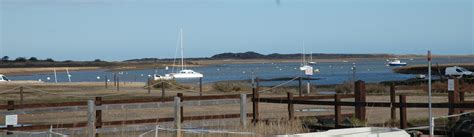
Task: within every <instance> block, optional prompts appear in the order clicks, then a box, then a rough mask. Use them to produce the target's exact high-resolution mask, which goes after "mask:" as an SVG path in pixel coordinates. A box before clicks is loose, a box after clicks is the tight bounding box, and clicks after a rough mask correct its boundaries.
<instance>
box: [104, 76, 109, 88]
mask: <svg viewBox="0 0 474 137" xmlns="http://www.w3.org/2000/svg"><path fill="white" fill-rule="evenodd" d="M108 82H109V78H107V75H105V88H108V86H109V85H108Z"/></svg>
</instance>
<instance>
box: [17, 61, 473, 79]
mask: <svg viewBox="0 0 474 137" xmlns="http://www.w3.org/2000/svg"><path fill="white" fill-rule="evenodd" d="M402 61H405V62H407V63H408V65H417V64H426V59H414V60H408V59H407V60H402ZM433 62H434V64H435V63H440V64H444V63H474V58H437V59H434V60H433ZM353 63H355V65H356V77H357V79H360V80H364V81H366V82H380V81H388V80H405V79H409V78H414V77H415V75H409V74H397V73H393V72H392V69H393V68H394V67H389V66H386V65H385V64H386V61H385V59H370V60H359V61H355V62H321V63H317V64H316V65H314V66H313V67H314V68H315V69H319V70H320V73H315V74H314V75H313V76H312V77H315V78H321V80H315V81H312V83H316V84H339V83H343V82H345V81H349V80H351V79H352V69H351V67H352V65H353ZM299 66H300V63H258V64H221V65H210V66H205V67H195V68H191V69H193V70H195V71H197V72H200V73H203V74H204V76H205V77H204V78H203V83H212V82H216V81H224V80H248V79H251V78H252V77H260V78H278V77H296V76H304V72H303V71H299ZM155 72H158V73H159V74H164V73H170V72H171V68H170V70H164V69H158V70H155V69H146V70H130V71H123V72H121V73H120V74H118V76H120V80H121V81H132V82H133V81H137V82H140V81H141V82H144V81H146V80H147V78H148V75H153V74H154V73H155ZM70 73H71V75H72V77H71V79H72V81H73V82H97V81H104V80H105V76H107V77H108V79H112V78H113V73H114V72H110V71H106V70H89V71H75V72H70ZM57 76H58V81H59V82H67V81H68V79H67V75H66V73H64V72H60V73H58V75H57ZM47 77H50V80H48V79H47ZM98 77H100V78H99V79H98ZM9 78H10V79H12V80H39V79H41V80H42V81H45V82H54V75H53V73H52V72H51V73H45V74H35V75H25V76H10V77H9ZM184 82H198V80H197V79H194V80H186V81H184ZM293 84H294V83H293Z"/></svg>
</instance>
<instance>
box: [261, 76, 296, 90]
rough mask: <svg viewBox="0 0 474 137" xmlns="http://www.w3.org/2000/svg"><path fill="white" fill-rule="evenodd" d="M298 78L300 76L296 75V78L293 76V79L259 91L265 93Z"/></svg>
mask: <svg viewBox="0 0 474 137" xmlns="http://www.w3.org/2000/svg"><path fill="white" fill-rule="evenodd" d="M298 78H299V77H295V78H293V79H291V80H288V81H286V82H283V83H280V84H278V85H276V86H273V87H271V88H269V89H266V90H262V91H259V92H258V93H265V92H268V91H271V90H273V89H275V88H278V87H281V86H284V85H286V84H288V83H290V82H292V81H294V80H296V79H298Z"/></svg>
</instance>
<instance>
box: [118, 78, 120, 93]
mask: <svg viewBox="0 0 474 137" xmlns="http://www.w3.org/2000/svg"><path fill="white" fill-rule="evenodd" d="M117 91H120V77H117Z"/></svg>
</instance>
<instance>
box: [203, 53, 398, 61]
mask: <svg viewBox="0 0 474 137" xmlns="http://www.w3.org/2000/svg"><path fill="white" fill-rule="evenodd" d="M301 56H302V54H279V53H273V54H268V55H263V54H260V53H256V52H252V51H248V52H244V53H221V54H216V55H214V56H212V57H211V59H298V58H301ZM306 56H307V57H309V56H310V55H306ZM389 57H393V55H390V54H324V53H313V58H315V59H331V58H389Z"/></svg>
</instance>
